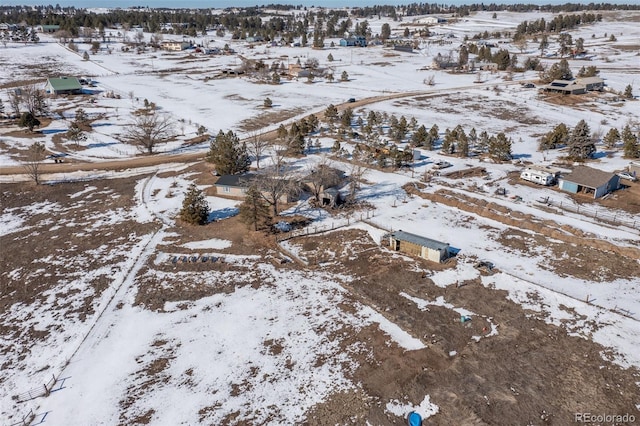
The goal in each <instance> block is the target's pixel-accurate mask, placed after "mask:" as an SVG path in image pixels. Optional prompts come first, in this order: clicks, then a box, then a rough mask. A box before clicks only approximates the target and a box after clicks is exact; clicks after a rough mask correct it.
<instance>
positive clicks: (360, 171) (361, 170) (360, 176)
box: [347, 163, 368, 203]
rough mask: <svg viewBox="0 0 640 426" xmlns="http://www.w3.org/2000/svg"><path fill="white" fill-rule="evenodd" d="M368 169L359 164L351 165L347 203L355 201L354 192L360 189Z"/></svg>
mask: <svg viewBox="0 0 640 426" xmlns="http://www.w3.org/2000/svg"><path fill="white" fill-rule="evenodd" d="M367 172H368V169H367V168H366V167H364V166H362V165H360V164H356V163H351V167H350V168H349V183H350V184H349V195H348V197H347V202H349V203H354V202H355V199H356V192H358V191H359V190H360V188H361V187H362V182H363V181H364V176H365V175H366V174H367Z"/></svg>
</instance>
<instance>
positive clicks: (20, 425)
mask: <svg viewBox="0 0 640 426" xmlns="http://www.w3.org/2000/svg"><path fill="white" fill-rule="evenodd" d="M35 418H36V413H34V412H33V409H31V410H29V412H28V413H27V414H25V415H24V416H22V419H20V420H19V421H17V422H15V423H11V424H8V425H7V426H29V425H30V424H31V423H32V422H33V420H34V419H35Z"/></svg>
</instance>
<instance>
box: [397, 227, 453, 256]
mask: <svg viewBox="0 0 640 426" xmlns="http://www.w3.org/2000/svg"><path fill="white" fill-rule="evenodd" d="M389 246H390V248H391V250H395V251H400V252H403V253H407V254H410V255H413V256H418V257H421V258H423V259H427V260H431V261H433V262H438V263H441V262H443V261H444V260H446V259H447V258H448V257H449V244H447V243H442V242H440V241H436V240H432V239H431V238H426V237H421V236H419V235H415V234H410V233H408V232H404V231H396V232H392V233H391V234H389Z"/></svg>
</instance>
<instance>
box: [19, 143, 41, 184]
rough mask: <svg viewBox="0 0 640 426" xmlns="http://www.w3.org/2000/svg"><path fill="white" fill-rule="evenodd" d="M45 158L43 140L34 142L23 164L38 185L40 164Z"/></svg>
mask: <svg viewBox="0 0 640 426" xmlns="http://www.w3.org/2000/svg"><path fill="white" fill-rule="evenodd" d="M45 158H46V151H45V148H44V144H43V143H41V142H34V143H33V145H31V146H30V147H29V150H28V151H27V159H26V161H25V163H24V164H23V167H24V169H25V170H26V172H27V174H28V175H29V176H30V177H31V179H33V181H34V182H35V183H36V185H39V184H40V165H41V164H42V161H43V160H44V159H45Z"/></svg>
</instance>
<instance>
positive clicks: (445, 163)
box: [433, 161, 453, 169]
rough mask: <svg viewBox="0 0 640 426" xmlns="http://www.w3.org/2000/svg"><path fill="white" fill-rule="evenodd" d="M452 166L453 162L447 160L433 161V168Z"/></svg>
mask: <svg viewBox="0 0 640 426" xmlns="http://www.w3.org/2000/svg"><path fill="white" fill-rule="evenodd" d="M452 166H453V164H451V163H449V162H448V161H436V162H435V163H433V168H434V169H446V168H447V167H452Z"/></svg>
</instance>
